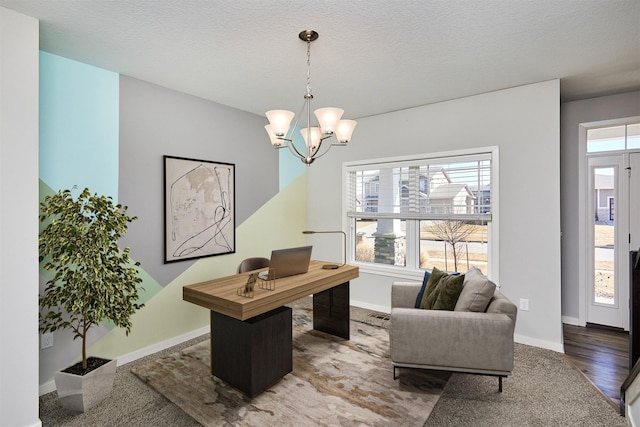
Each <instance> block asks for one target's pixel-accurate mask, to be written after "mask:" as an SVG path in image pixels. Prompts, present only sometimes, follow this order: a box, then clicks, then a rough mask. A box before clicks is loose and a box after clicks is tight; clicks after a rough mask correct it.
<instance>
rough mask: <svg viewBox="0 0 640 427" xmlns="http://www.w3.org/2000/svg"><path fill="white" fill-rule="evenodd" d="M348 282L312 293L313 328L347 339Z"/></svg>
mask: <svg viewBox="0 0 640 427" xmlns="http://www.w3.org/2000/svg"><path fill="white" fill-rule="evenodd" d="M349 317H350V315H349V282H346V283H343V284H341V285H338V286H335V287H333V288H331V289H327V290H326V291H322V292H318V293H317V294H314V295H313V329H315V330H317V331H322V332H326V333H328V334H331V335H335V336H337V337H340V338H344V339H346V340H348V339H349V337H350V335H349Z"/></svg>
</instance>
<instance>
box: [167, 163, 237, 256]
mask: <svg viewBox="0 0 640 427" xmlns="http://www.w3.org/2000/svg"><path fill="white" fill-rule="evenodd" d="M163 163H164V209H165V211H164V263H165V264H167V263H170V262H176V261H184V260H193V259H197V258H204V257H210V256H216V255H226V254H231V253H235V251H236V224H235V223H236V220H235V164H233V163H225V162H216V161H209V160H199V159H189V158H185V157H175V156H168V155H165V156H163Z"/></svg>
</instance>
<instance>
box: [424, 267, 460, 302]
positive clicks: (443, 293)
mask: <svg viewBox="0 0 640 427" xmlns="http://www.w3.org/2000/svg"><path fill="white" fill-rule="evenodd" d="M434 276H435V279H434V281H433V283H431V279H432V278H434ZM463 283H464V274H460V275H450V274H447V273H444V272H442V271H440V270H438V269H437V268H435V267H434V268H433V271H432V272H431V277H430V278H429V282H428V283H427V289H426V290H425V293H424V296H423V298H422V302H421V304H420V308H424V309H430V310H449V311H453V309H454V307H455V306H456V302H458V297H459V296H460V292H462V285H463Z"/></svg>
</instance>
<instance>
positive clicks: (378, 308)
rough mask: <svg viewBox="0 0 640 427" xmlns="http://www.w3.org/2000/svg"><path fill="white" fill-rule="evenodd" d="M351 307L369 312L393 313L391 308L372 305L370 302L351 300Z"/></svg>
mask: <svg viewBox="0 0 640 427" xmlns="http://www.w3.org/2000/svg"><path fill="white" fill-rule="evenodd" d="M350 303H351V305H352V306H354V307H360V308H366V309H367V310H373V311H378V312H380V313H386V314H389V313H391V308H390V307H387V306H384V305H377V304H370V303H368V302H362V301H355V300H351V302H350Z"/></svg>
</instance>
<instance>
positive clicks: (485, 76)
mask: <svg viewBox="0 0 640 427" xmlns="http://www.w3.org/2000/svg"><path fill="white" fill-rule="evenodd" d="M0 6H3V7H6V8H9V9H13V10H15V11H18V12H20V13H23V14H25V15H30V16H34V17H36V18H39V19H40V43H41V49H42V50H45V51H47V52H51V53H54V54H57V55H61V56H64V57H67V58H71V59H76V60H78V61H81V62H84V63H87V64H91V65H95V66H98V67H101V68H104V69H107V70H112V71H114V72H117V73H120V74H125V75H128V76H131V77H135V78H138V79H141V80H145V81H149V82H152V83H156V84H159V85H162V86H165V87H168V88H172V89H175V90H178V91H181V92H186V93H190V94H193V95H196V96H199V97H202V98H205V99H209V100H212V101H216V102H219V103H222V104H226V105H229V106H232V107H235V108H239V109H241V110H245V111H250V112H253V113H256V114H263V112H264V111H266V110H270V109H279V108H283V109H289V110H292V111H296V112H297V111H298V110H299V108H300V107H301V105H302V102H303V98H302V96H303V95H304V93H305V84H306V44H305V43H303V42H302V41H300V40H299V39H298V37H297V35H298V33H299V32H300V31H301V30H304V29H313V30H316V31H318V32H319V33H320V38H319V39H318V40H317V41H315V42H313V43H312V45H311V86H312V90H313V93H314V95H315V99H314V105H315V107H321V106H340V107H342V108H344V109H345V117H346V118H359V117H363V116H369V115H374V114H380V113H384V112H388V111H394V110H400V109H404V108H410V107H414V106H418V105H424V104H430V103H434V102H438V101H443V100H449V99H454V98H459V97H463V96H468V95H474V94H478V93H483V92H489V91H493V90H499V89H504V88H508V87H513V86H519V85H523V84H528V83H534V82H539V81H545V80H549V79H555V78H559V79H561V94H562V101H571V100H577V99H583V98H589V97H594V96H600V95H607V94H613V93H620V92H624V91H628V90H636V89H640V1H638V0H617V1H612V0H484V1H480V0H478V1H473V0H437V1H432V0H402V1H399V0H367V1H344V0H340V1H338V0H324V1H323V0H317V1H315V2H308V1H299V0H270V1H265V0H234V1H232V0H207V1H204V0H190V1H186V0H136V1H105V0H101V1H98V0H73V1H69V0H57V1H51V0H37V1H32V0H0Z"/></svg>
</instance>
